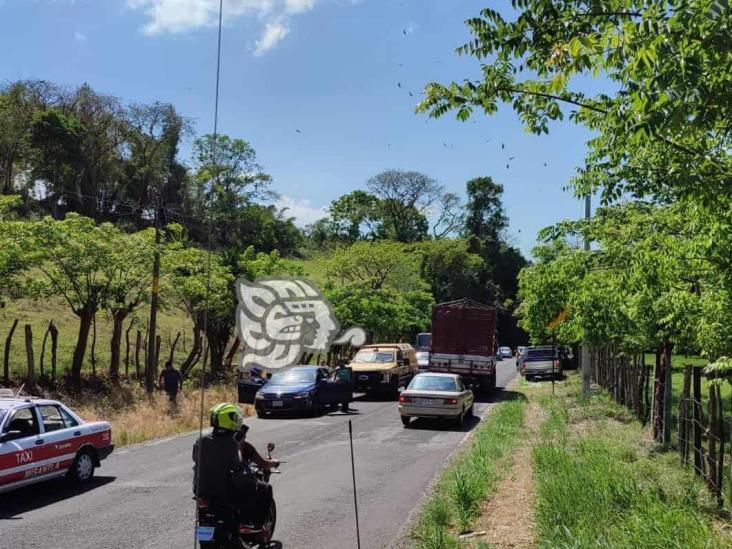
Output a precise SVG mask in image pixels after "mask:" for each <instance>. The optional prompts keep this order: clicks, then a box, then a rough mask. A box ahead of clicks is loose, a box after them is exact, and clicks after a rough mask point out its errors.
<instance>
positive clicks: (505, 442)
mask: <svg viewBox="0 0 732 549" xmlns="http://www.w3.org/2000/svg"><path fill="white" fill-rule="evenodd" d="M523 420H524V399H516V400H511V401H506V402H501V403H499V404H496V405H495V406H494V407H493V409H492V410H491V411H490V413H489V414H488V416H487V417H486V419H485V420H484V422H483V423H482V424H481V425H479V426H478V427H477V428H476V429H477V430H476V432H475V433H474V435H473V437H472V439H471V440H470V442H469V443H468V445H467V447H466V448H465V449H463V450H462V451H461V452H460V453H459V454H458V455H457V456H456V457H455V458H453V459H452V460H451V461H450V463H449V464H448V465H447V467H446V468H445V470H444V471H443V472H442V474H441V475H440V478H439V480H438V481H437V483H436V484H435V487H434V490H433V493H432V495H431V497H430V499H429V500H428V502H427V503H426V504H425V506H424V509H423V510H422V514H421V515H420V517H419V518H418V519H417V521H416V523H415V524H414V526H413V528H412V530H411V532H410V537H411V540H412V542H413V545H412V546H413V547H418V548H420V549H450V548H454V547H459V546H460V545H459V543H460V542H459V539H458V534H460V533H463V532H466V531H470V528H471V526H472V525H473V524H474V521H475V520H476V518H477V517H478V515H479V513H480V505H481V503H482V502H483V501H485V500H486V498H488V496H489V495H490V494H491V493H492V492H493V490H494V489H495V486H496V483H497V481H498V480H499V479H500V478H501V476H502V475H503V473H504V472H505V471H506V469H507V467H508V465H509V464H510V459H511V452H512V450H513V449H514V447H515V446H516V442H517V438H518V436H519V433H520V430H521V426H522V425H523Z"/></svg>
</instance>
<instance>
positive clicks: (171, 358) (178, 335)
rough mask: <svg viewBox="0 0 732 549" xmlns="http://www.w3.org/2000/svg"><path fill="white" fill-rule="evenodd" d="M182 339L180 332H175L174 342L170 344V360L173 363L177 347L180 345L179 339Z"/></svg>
mask: <svg viewBox="0 0 732 549" xmlns="http://www.w3.org/2000/svg"><path fill="white" fill-rule="evenodd" d="M179 339H180V332H178V333H177V334H175V339H174V340H173V343H171V344H170V355H169V358H168V360H170V363H171V364H173V360H174V359H175V348H176V346H177V345H178V340H179Z"/></svg>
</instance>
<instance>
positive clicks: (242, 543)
mask: <svg viewBox="0 0 732 549" xmlns="http://www.w3.org/2000/svg"><path fill="white" fill-rule="evenodd" d="M274 448H275V445H274V444H273V443H271V442H270V443H268V444H267V459H272V451H273V450H274ZM280 463H283V462H280ZM249 467H250V468H251V470H252V472H253V473H254V475H255V476H256V477H257V478H258V479H259V480H262V481H264V482H266V483H267V484H269V479H270V476H271V475H272V474H279V471H277V470H274V469H262V468H260V467H258V466H257V465H256V464H254V463H252V464H250V466H249ZM197 512H198V526H197V527H196V539H197V540H198V543H199V545H200V547H201V549H204V548H205V549H252V548H253V547H266V546H267V544H269V542H270V541H272V536H273V535H274V530H275V525H276V523H277V506H276V505H275V501H274V497H272V498H271V499H270V504H269V508H268V509H267V513H266V515H265V519H264V521H263V522H262V523H261V524H254V523H253V522H252V521H251V520H249V519H247V517H243V516H241V512H240V511H239V508H238V507H236V506H234V505H229V504H226V503H220V502H214V501H209V500H206V499H204V498H198V500H197Z"/></svg>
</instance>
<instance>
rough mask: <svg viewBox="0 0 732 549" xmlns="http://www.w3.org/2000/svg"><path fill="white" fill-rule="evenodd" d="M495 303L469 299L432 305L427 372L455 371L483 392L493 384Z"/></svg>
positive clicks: (489, 389) (490, 388) (494, 369)
mask: <svg viewBox="0 0 732 549" xmlns="http://www.w3.org/2000/svg"><path fill="white" fill-rule="evenodd" d="M496 320H497V312H496V309H495V307H491V306H489V305H484V304H482V303H478V302H477V301H472V300H470V299H461V300H458V301H451V302H448V303H440V304H438V305H435V306H434V307H432V344H431V349H430V362H429V371H430V372H448V373H454V374H459V375H460V376H461V377H462V378H463V380H464V381H465V382H467V383H469V384H472V385H476V386H478V388H479V389H480V390H481V391H483V392H490V391H493V390H494V389H495V388H496Z"/></svg>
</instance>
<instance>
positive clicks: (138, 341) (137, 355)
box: [135, 330, 142, 379]
mask: <svg viewBox="0 0 732 549" xmlns="http://www.w3.org/2000/svg"><path fill="white" fill-rule="evenodd" d="M141 346H142V332H141V331H140V330H137V339H136V340H135V377H137V379H140V347H141Z"/></svg>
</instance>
